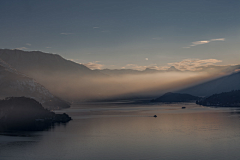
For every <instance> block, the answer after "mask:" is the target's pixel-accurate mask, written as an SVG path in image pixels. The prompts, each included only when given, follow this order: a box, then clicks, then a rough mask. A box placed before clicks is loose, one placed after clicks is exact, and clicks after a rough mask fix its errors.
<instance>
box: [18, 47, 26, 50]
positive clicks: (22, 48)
mask: <svg viewBox="0 0 240 160" xmlns="http://www.w3.org/2000/svg"><path fill="white" fill-rule="evenodd" d="M16 49H18V50H27V49H28V48H26V47H20V48H16Z"/></svg>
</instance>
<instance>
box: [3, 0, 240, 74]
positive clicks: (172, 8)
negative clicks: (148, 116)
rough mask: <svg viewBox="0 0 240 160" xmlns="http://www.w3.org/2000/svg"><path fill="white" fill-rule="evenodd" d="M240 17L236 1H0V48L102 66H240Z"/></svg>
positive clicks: (238, 4)
mask: <svg viewBox="0 0 240 160" xmlns="http://www.w3.org/2000/svg"><path fill="white" fill-rule="evenodd" d="M239 19H240V1H237V0H201V1H199V0H198V1H197V0H121V1H120V0H68V1H66V0H35V1H30V0H21V1H19V0H8V1H3V0H1V1H0V24H1V27H0V37H1V38H0V48H9V49H15V48H19V49H23V50H28V51H31V50H40V51H43V52H49V53H57V54H60V55H61V56H63V57H64V58H67V59H72V60H74V61H76V62H78V63H84V64H96V67H102V68H124V67H125V68H129V67H130V68H131V67H132V68H134V66H135V68H142V69H144V68H146V67H149V66H150V67H151V66H157V67H159V68H161V67H163V68H164V67H166V66H169V63H179V62H181V61H184V60H186V59H188V60H189V59H191V60H207V59H212V60H213V61H212V62H213V63H214V64H217V65H227V64H239V63H240V53H239V49H240V46H239V44H240V21H239ZM216 60H218V61H216ZM210 61H211V60H210ZM130 64H131V65H130Z"/></svg>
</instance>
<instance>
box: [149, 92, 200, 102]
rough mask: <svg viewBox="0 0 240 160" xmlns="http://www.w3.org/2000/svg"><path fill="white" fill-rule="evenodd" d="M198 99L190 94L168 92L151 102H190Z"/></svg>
mask: <svg viewBox="0 0 240 160" xmlns="http://www.w3.org/2000/svg"><path fill="white" fill-rule="evenodd" d="M198 99H199V97H196V96H193V95H190V94H183V93H172V92H168V93H165V94H164V95H162V96H161V97H159V98H156V99H153V100H152V102H190V101H196V100H198Z"/></svg>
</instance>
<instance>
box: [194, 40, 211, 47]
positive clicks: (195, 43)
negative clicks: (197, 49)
mask: <svg viewBox="0 0 240 160" xmlns="http://www.w3.org/2000/svg"><path fill="white" fill-rule="evenodd" d="M209 42H210V41H196V42H192V45H190V46H197V45H200V44H206V43H209Z"/></svg>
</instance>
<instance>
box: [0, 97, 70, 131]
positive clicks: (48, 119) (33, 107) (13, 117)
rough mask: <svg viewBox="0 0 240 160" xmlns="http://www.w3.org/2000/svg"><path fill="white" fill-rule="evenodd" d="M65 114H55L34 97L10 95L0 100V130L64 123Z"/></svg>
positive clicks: (38, 128) (29, 128) (66, 116)
mask: <svg viewBox="0 0 240 160" xmlns="http://www.w3.org/2000/svg"><path fill="white" fill-rule="evenodd" d="M70 120H71V118H70V117H69V116H68V115H67V114H65V113H64V114H55V113H54V112H50V111H49V110H47V109H44V108H43V107H42V105H41V104H40V103H39V102H37V101H36V100H34V99H31V98H26V97H10V98H6V99H4V100H0V131H1V130H3V131H5V130H15V131H16V130H27V131H35V130H44V129H47V128H49V127H50V126H51V125H53V124H54V123H56V122H58V123H61V122H63V123H66V122H68V121H70Z"/></svg>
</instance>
